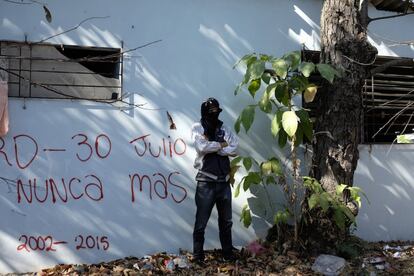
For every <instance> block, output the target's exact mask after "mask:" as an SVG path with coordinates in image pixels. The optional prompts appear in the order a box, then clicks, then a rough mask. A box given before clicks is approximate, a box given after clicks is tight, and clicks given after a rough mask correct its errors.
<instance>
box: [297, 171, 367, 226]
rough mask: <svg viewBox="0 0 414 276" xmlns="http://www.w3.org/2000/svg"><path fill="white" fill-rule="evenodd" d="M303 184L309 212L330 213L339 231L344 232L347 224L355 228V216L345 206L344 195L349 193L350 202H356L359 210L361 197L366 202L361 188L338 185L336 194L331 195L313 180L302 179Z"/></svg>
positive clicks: (308, 178) (309, 178)
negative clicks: (306, 193) (307, 194)
mask: <svg viewBox="0 0 414 276" xmlns="http://www.w3.org/2000/svg"><path fill="white" fill-rule="evenodd" d="M303 184H304V186H305V187H306V188H307V189H308V191H309V197H308V199H307V200H308V201H307V204H308V207H309V210H312V209H315V208H320V212H321V213H322V214H325V215H327V214H328V213H329V212H332V213H333V219H334V222H335V224H336V225H337V226H338V227H339V228H340V229H341V230H345V227H346V225H347V224H353V225H355V226H356V221H355V215H354V214H353V213H352V212H351V211H350V210H349V208H348V207H347V206H346V203H345V202H344V198H345V196H344V195H345V194H346V193H349V195H350V200H352V201H353V202H356V204H358V207H359V208H360V207H361V195H362V196H364V197H365V198H366V199H367V200H368V198H367V197H366V195H365V193H364V192H363V191H362V190H361V188H359V187H351V186H347V185H345V184H340V185H338V186H337V187H336V192H335V193H334V194H332V193H328V192H326V191H325V190H324V189H323V187H322V185H321V184H320V183H319V182H318V181H317V180H316V179H314V178H311V177H304V182H303Z"/></svg>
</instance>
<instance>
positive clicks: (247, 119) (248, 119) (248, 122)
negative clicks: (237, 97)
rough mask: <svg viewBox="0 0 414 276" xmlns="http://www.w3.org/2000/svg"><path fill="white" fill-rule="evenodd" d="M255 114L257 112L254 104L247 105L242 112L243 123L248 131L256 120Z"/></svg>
mask: <svg viewBox="0 0 414 276" xmlns="http://www.w3.org/2000/svg"><path fill="white" fill-rule="evenodd" d="M254 114H255V106H254V105H249V106H247V107H246V108H245V109H243V111H242V113H241V115H240V116H241V119H240V120H241V123H242V125H243V127H244V129H245V130H246V132H247V131H249V129H250V127H251V126H252V124H253V121H254Z"/></svg>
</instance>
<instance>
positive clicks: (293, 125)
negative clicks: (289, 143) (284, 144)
mask: <svg viewBox="0 0 414 276" xmlns="http://www.w3.org/2000/svg"><path fill="white" fill-rule="evenodd" d="M282 126H283V129H284V130H285V131H286V133H287V135H289V136H290V137H293V136H294V135H295V133H296V130H297V129H298V117H297V116H296V113H295V111H285V112H283V115H282Z"/></svg>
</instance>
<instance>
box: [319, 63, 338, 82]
mask: <svg viewBox="0 0 414 276" xmlns="http://www.w3.org/2000/svg"><path fill="white" fill-rule="evenodd" d="M316 68H317V69H318V71H319V73H321V76H322V77H323V78H324V79H326V80H328V81H329V82H330V83H332V82H333V80H334V78H335V75H337V74H339V73H338V72H337V71H336V70H335V69H334V68H333V67H332V66H331V65H329V64H324V63H319V64H316Z"/></svg>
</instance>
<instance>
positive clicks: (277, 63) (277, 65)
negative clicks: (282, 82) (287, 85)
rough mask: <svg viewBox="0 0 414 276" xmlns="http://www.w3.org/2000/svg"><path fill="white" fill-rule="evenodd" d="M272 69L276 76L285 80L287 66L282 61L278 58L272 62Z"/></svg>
mask: <svg viewBox="0 0 414 276" xmlns="http://www.w3.org/2000/svg"><path fill="white" fill-rule="evenodd" d="M272 67H273V69H274V70H275V73H276V75H278V76H279V77H281V78H282V79H285V78H286V76H287V72H288V64H287V63H286V61H285V60H284V59H281V58H278V59H275V60H274V61H273V62H272Z"/></svg>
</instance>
